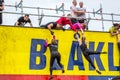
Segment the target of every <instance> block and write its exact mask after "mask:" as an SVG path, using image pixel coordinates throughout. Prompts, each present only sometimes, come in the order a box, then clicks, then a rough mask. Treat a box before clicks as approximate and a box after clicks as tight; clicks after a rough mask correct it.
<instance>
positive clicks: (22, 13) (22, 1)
mask: <svg viewBox="0 0 120 80" xmlns="http://www.w3.org/2000/svg"><path fill="white" fill-rule="evenodd" d="M21 13H22V16H23V0H21Z"/></svg>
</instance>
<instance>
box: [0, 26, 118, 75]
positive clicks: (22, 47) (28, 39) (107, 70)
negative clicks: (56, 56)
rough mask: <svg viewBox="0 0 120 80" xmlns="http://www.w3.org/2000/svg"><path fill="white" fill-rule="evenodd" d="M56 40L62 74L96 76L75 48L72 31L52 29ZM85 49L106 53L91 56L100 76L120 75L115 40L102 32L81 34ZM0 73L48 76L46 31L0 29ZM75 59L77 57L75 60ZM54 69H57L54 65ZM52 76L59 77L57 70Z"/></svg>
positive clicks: (59, 73) (19, 28)
mask: <svg viewBox="0 0 120 80" xmlns="http://www.w3.org/2000/svg"><path fill="white" fill-rule="evenodd" d="M54 32H55V35H56V38H57V40H58V50H59V52H60V54H61V63H62V64H63V65H64V68H65V73H64V74H63V75H98V74H97V73H96V71H95V70H94V69H93V68H92V67H91V65H90V64H89V63H88V61H87V60H86V59H85V58H84V56H83V53H82V52H81V50H80V49H79V48H78V47H77V45H78V43H77V41H76V40H75V39H74V34H75V33H74V32H73V31H70V30H66V31H62V30H54ZM85 36H86V39H87V41H88V48H89V49H90V50H95V51H106V52H107V54H100V55H92V56H91V59H92V61H93V62H94V64H95V66H96V67H97V69H99V70H100V71H101V72H102V74H101V75H103V76H116V75H120V72H119V69H120V65H119V51H118V48H117V43H116V39H115V37H111V36H110V34H109V33H106V32H85ZM0 38H1V39H0V74H36V75H39V74H41V75H48V74H49V67H50V66H49V65H50V50H49V48H47V51H46V52H45V53H43V52H44V50H45V47H44V42H45V40H46V39H48V40H49V42H50V41H51V39H52V36H51V34H50V32H49V31H48V30H47V29H40V28H24V27H7V26H1V27H0ZM77 56H78V57H77ZM54 67H55V68H56V69H59V67H58V66H57V65H56V64H54ZM53 74H56V75H62V73H61V71H60V70H54V71H53Z"/></svg>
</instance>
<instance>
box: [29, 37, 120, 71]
mask: <svg viewBox="0 0 120 80" xmlns="http://www.w3.org/2000/svg"><path fill="white" fill-rule="evenodd" d="M44 43H45V40H43V39H32V40H31V48H30V69H34V70H40V69H44V68H45V67H46V56H45V55H44V53H45V50H46V48H45V47H44ZM104 44H105V43H104V42H99V44H98V46H97V49H96V50H95V51H100V52H101V51H102V49H103V47H104ZM37 45H40V46H41V49H40V50H39V51H37ZM94 45H95V42H90V43H89V49H90V50H94ZM113 50H114V49H113V43H108V67H109V70H110V71H119V70H120V66H114V60H115V59H114V57H113V52H114V51H113ZM68 52H69V50H68ZM75 55H77V60H75ZM37 57H39V58H40V63H39V64H36V58H37ZM91 60H92V61H93V62H94V60H96V63H97V65H98V68H99V70H103V71H104V70H105V68H104V65H103V64H102V61H101V58H100V55H93V56H91ZM74 66H78V69H79V70H85V67H84V62H83V57H82V52H81V49H80V46H79V44H78V42H77V41H73V42H72V46H71V49H70V56H69V61H68V66H67V70H74ZM53 67H54V68H55V69H60V68H59V66H57V65H56V64H54V65H53ZM89 70H93V68H92V67H91V65H90V64H89Z"/></svg>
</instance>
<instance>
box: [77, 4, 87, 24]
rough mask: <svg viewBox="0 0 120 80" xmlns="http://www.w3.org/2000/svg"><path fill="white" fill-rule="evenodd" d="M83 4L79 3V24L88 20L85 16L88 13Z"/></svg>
mask: <svg viewBox="0 0 120 80" xmlns="http://www.w3.org/2000/svg"><path fill="white" fill-rule="evenodd" d="M83 5H84V4H83V2H79V6H80V7H79V8H77V10H78V11H79V13H78V15H77V17H79V19H78V21H79V23H84V21H85V19H86V16H85V13H86V8H84V7H83Z"/></svg>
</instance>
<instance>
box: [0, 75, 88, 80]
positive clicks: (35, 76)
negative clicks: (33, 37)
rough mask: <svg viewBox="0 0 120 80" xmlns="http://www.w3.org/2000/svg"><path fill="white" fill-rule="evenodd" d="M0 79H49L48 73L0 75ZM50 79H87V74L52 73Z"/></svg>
mask: <svg viewBox="0 0 120 80" xmlns="http://www.w3.org/2000/svg"><path fill="white" fill-rule="evenodd" d="M0 80H49V75H0ZM52 80H88V76H71V75H60V76H59V75H54V76H53V79H52Z"/></svg>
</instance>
